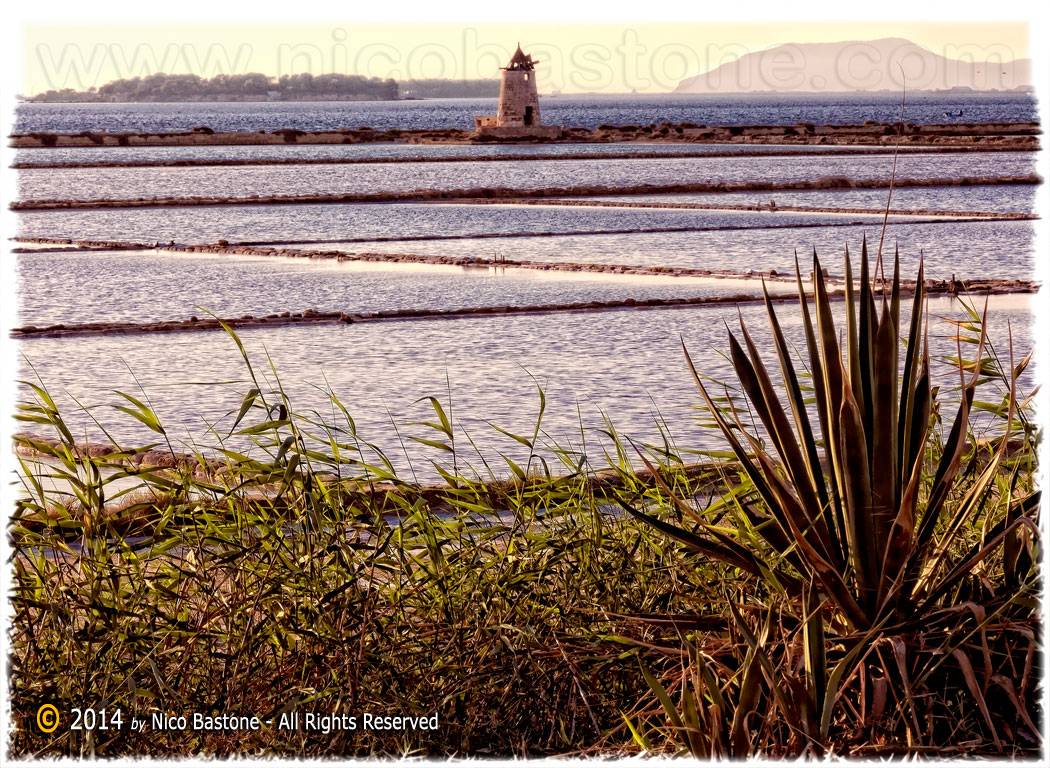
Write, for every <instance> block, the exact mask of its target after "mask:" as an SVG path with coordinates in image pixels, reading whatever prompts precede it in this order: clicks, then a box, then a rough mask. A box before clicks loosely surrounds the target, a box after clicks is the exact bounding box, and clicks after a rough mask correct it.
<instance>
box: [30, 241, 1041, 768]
mask: <svg viewBox="0 0 1050 768" xmlns="http://www.w3.org/2000/svg"><path fill="white" fill-rule="evenodd" d="M863 264H864V268H863V270H864V271H863V272H862V274H861V275H860V281H859V283H858V285H859V286H860V288H859V289H858V290H857V291H856V292H854V291H853V290H850V291H849V292H848V295H847V297H846V301H845V305H846V315H847V317H848V318H849V320H848V322H847V323H846V324H845V325H844V327H843V328H842V329H841V331H842V335H841V336H840V333H839V329H836V328H835V326H834V322H833V320H832V318H831V309H830V304H829V299H828V296H827V290H826V289H827V286H826V285H825V284H824V283H823V282H822V281H821V280H820V279H818V280H817V282H816V283H815V284H814V286H813V289H814V299H813V301H812V305H813V307H815V314H812V315H811V313H812V311H813V310H811V309H809V308H808V307H809V306H810V304H811V303H810V302H808V301H807V302H806V306H807V311H806V313H805V315H804V317H805V320H806V323H805V325H806V329H807V342H806V347H805V348H804V349H803V350H800V351H799V353H798V354H796V353H795V352H794V351H793V350H792V351H789V350H788V348H787V346H786V345H785V344H783V343H781V341H780V335H779V333H778V332H777V329H778V327H779V326H778V324H777V322H778V321H777V319H776V312H781V313H783V312H785V309H784V308H783V307H781V308H779V309H776V310H775V311H774V304H772V303H771V304H770V305H769V306H770V319H771V323H773V329H774V341H775V342H776V345H775V349H773V350H768V351H763V352H762V353H759V351H758V350H757V349H754V348H753V345H752V344H751V343H750V338H749V336H748V335H747V332H746V330H744V329H742V330H741V331H740V332H738V334H737V335H738V337H739V341H731V342H730V345H729V346H728V347H727V354H729V355H730V356H731V358H732V360H733V363H734V368H735V370H736V371H737V375H738V377H739V381H735V382H724V383H721V384H716V383H714V382H711V381H709V380H707V379H705V378H703V376H702V372H700V373H698V377H697V383H698V385H699V390H700V392H701V396H702V398H703V399H704V400H705V401H706V403H707V406H708V411H707V415H706V416H705V418H706V419H709V421H710V428H711V429H721V430H723V432H724V434H725V438H726V446H727V450H726V451H724V452H714V453H711V454H708V455H706V456H705V457H702V462H701V466H700V468H699V469H698V468H697V466H696V458H697V457H696V455H695V454H692V453H686V452H685V451H684V450H679V449H678V448H677V447H675V445H674V443H673V442H671V441H670V440H667V441H666V442H664V443H662V444H656V445H635V444H634V443H632V442H631V441H630V440H629V439H628V438H625V437H621V436H619V435H617V434H616V433H615V431H614V430H612V428H611V427H610V431H609V435H608V437H609V438H610V439H611V440H610V442H611V444H612V445H613V446H615V448H614V449H613V450H612V451H611V452H609V453H597V454H595V453H593V451H594V449H593V448H592V449H591V450H592V453H591V454H590V455H588V454H587V444H586V443H584V444H583V446H582V447H580V448H577V449H576V450H569V449H564V450H558V449H555V450H553V451H552V450H550V449H546V450H543V451H541V450H540V445H541V442H542V436H543V422H542V407H541V412H540V416H539V418H538V419H537V422H536V426H535V430H534V431H533V432H532V433H531V434H521V435H509V437H511V438H513V440H515V441H516V442H517V444H519V445H520V446H521V448H522V451H521V455H518V456H515V457H510V456H506V457H493V458H492V460H493V462H494V463H493V465H492V466H490V467H485V468H483V469H482V471H481V472H478V473H475V472H473V471H471V470H470V469H468V468H466V467H464V466H463V463H462V462H463V459H462V456H463V454H464V453H465V450H464V449H465V448H466V447H467V446H465V445H464V444H463V442H464V440H465V439H467V438H465V436H464V435H463V434H462V433H460V432H458V431H457V430H456V429H455V427H454V424H453V422H452V420H451V419H450V417H449V416H448V414H447V410H446V407H445V406H443V404H442V402H441V401H440V400H438V399H436V398H435V399H432V400H431V402H430V404H431V406H432V410H433V418H432V419H431V420H430V421H428V422H426V423H424V424H422V425H420V427H419V434H418V435H416V436H414V437H408V436H405V437H404V439H405V440H415V441H416V442H418V443H422V444H423V445H425V446H427V447H428V448H429V449H431V450H433V451H434V452H435V455H436V456H440V457H441V458H440V460H435V463H434V469H435V470H436V471H437V472H438V473H439V474H440V475H441V476H442V478H443V479H444V481H445V483H444V485H443V486H442V487H441V488H440V489H437V490H434V489H430V490H428V491H427V492H423V491H422V489H421V487H420V486H419V484H418V483H416V482H414V481H413V480H412V479H411V478H404V477H399V476H398V475H397V473H396V472H395V471H394V468H393V465H392V463H391V462H389V461H388V460H386V459H385V458H384V457H383V455H382V454H381V453H380V452H378V451H377V450H376V449H375V447H374V446H371V445H369V444H367V443H366V442H365V441H364V439H363V438H362V437H361V436H359V435H358V434H357V430H356V428H355V424H354V421H353V418H352V415H351V413H350V412H349V411H348V410H347V408H346V407H344V405H343V404H342V403H341V402H340V401H339V400H338V398H336V397H335V396H334V395H333V396H332V398H331V411H330V413H328V414H326V415H322V414H320V413H317V412H309V413H301V412H297V411H296V408H295V404H294V403H292V402H290V401H289V399H288V397H287V395H286V394H285V393H284V392H283V391H282V390H281V389H279V388H277V389H272V388H267V387H264V386H261V385H258V382H259V381H260V379H261V377H257V376H256V375H255V371H254V369H253V368H252V366H253V361H251V360H249V359H248V358H247V356H245V365H246V366H248V368H249V370H250V371H251V372H252V379H253V380H254V381H256V382H257V386H256V387H254V388H253V389H252V390H251V391H249V392H248V393H247V394H246V396H245V398H244V401H243V405H242V407H241V408H240V409H239V412H238V413H235V414H230V417H229V422H228V424H225V425H223V427H222V429H223V432H222V433H221V434H219V433H217V434H216V435H215V438H216V442H217V443H222V442H223V438H224V437H225V436H232V435H234V434H236V435H237V436H238V437H240V438H250V439H251V440H252V441H253V442H254V444H255V448H254V450H253V451H252V454H251V455H250V456H249V455H247V454H245V453H243V452H238V451H236V450H233V449H232V448H224V449H222V450H219V451H218V452H217V454H216V455H217V456H219V457H220V458H221V459H222V461H223V463H224V465H225V466H224V467H222V468H221V471H220V469H217V468H216V467H215V463H214V460H215V456H212V457H210V458H209V459H205V457H201V458H200V461H199V462H198V463H199V466H198V467H193V466H192V465H189V464H187V463H186V462H185V461H172V462H169V465H170V466H169V468H166V469H150V467H149V466H147V465H143V464H141V463H131V464H129V463H128V462H127V461H126V459H127V458H128V457H129V456H137V455H142V454H143V453H144V452H145V451H146V450H147V448H148V449H149V450H153V451H162V452H163V451H167V452H169V453H171V454H172V456H174V455H175V453H176V450H175V448H174V447H173V446H172V445H171V443H170V442H169V436H168V435H167V433H166V431H165V428H164V425H163V424H162V423H161V422H160V421H159V420H158V418H157V416H156V415H155V414H154V412H153V411H152V409H151V408H150V407H149V404H148V400H146V399H145V398H144V397H142V396H141V395H136V396H130V395H123V396H122V403H123V405H122V410H123V413H124V415H126V416H127V417H128V418H133V419H136V420H137V421H138V422H140V423H141V424H142V425H144V426H145V427H147V428H149V429H150V430H151V431H152V432H153V433H154V434H155V435H156V440H155V443H154V444H153V445H152V446H148V447H147V446H134V447H129V446H124V447H115V448H114V450H113V451H111V452H108V453H107V452H99V451H79V450H78V449H77V444H76V441H75V440H74V438H73V434H72V433H71V431H70V429H69V428H68V427H67V426H66V423H65V421H64V419H63V416H62V414H61V413H59V411H58V408H57V407H56V406H55V403H54V401H53V400H52V399H51V398H50V396H49V395H48V394H47V392H46V391H44V390H43V389H42V388H37V389H35V390H34V392H35V398H34V400H35V402H32V403H26V404H24V405H23V406H22V409H21V413H20V416H21V418H22V419H23V420H25V421H26V422H29V426H30V427H31V428H32V429H33V430H35V431H36V432H38V433H47V437H49V438H51V439H50V440H46V441H45V440H33V439H32V438H29V437H25V436H23V437H21V438H19V440H20V441H22V442H23V443H24V444H25V445H26V446H27V447H30V448H32V449H34V450H35V451H36V453H37V454H38V455H40V456H42V457H44V458H45V459H46V462H47V465H48V466H50V467H52V468H53V470H52V474H53V475H54V476H55V478H57V480H58V481H59V482H60V485H61V487H62V488H63V489H64V490H68V492H69V494H68V495H61V494H60V493H57V492H55V491H54V490H49V486H48V485H47V484H46V483H44V482H41V483H39V484H35V483H34V481H33V479H32V477H28V478H27V493H26V498H25V500H24V501H23V502H21V503H20V504H19V508H18V510H17V511H16V514H15V516H14V520H13V521H12V526H11V529H10V535H11V536H12V538H13V541H14V544H15V551H16V556H15V560H14V563H13V566H12V568H13V570H14V577H15V578H14V592H13V600H12V604H13V611H14V617H13V619H14V621H13V633H12V645H13V649H14V653H13V655H12V659H11V664H12V666H11V677H10V680H11V696H12V711H13V715H14V718H15V721H16V723H17V725H18V729H17V730H16V731H15V732H14V734H13V737H12V742H11V748H12V752H13V753H14V754H17V755H28V754H48V755H59V754H71V755H91V754H94V755H99V756H103V755H105V756H111V755H146V754H148V755H184V754H194V753H196V752H199V751H204V752H207V753H211V754H217V755H231V754H255V753H259V752H263V753H268V754H287V755H365V754H383V755H395V756H396V755H404V754H423V755H453V754H455V755H465V754H470V755H479V756H486V755H489V756H507V755H534V756H535V755H544V754H614V755H620V754H628V753H631V754H633V753H637V752H639V751H641V750H650V751H654V752H666V753H674V754H693V755H697V756H741V755H753V754H766V755H774V756H789V755H810V756H816V755H821V754H827V753H829V752H830V753H836V754H840V755H872V754H886V753H895V754H899V753H911V754H930V753H932V754H939V755H948V756H951V755H960V754H965V755H991V754H998V755H1013V756H1020V755H1026V756H1032V755H1035V754H1037V753H1038V751H1039V750H1040V748H1041V743H1040V736H1039V729H1038V727H1037V726H1036V723H1038V721H1039V719H1040V713H1039V711H1038V706H1037V701H1038V691H1037V689H1038V685H1039V681H1040V679H1041V677H1042V669H1041V653H1040V648H1041V645H1040V636H1041V621H1040V616H1039V613H1038V594H1039V573H1038V571H1037V568H1036V565H1035V564H1036V563H1037V562H1038V559H1039V542H1038V523H1037V521H1038V498H1039V497H1038V494H1037V492H1036V491H1035V488H1034V482H1035V464H1034V460H1035V448H1034V445H1035V433H1034V427H1033V425H1032V424H1031V422H1030V421H1029V414H1028V411H1027V400H1026V397H1025V395H1024V393H1021V392H1019V391H1018V389H1017V378H1018V377H1019V376H1020V374H1021V372H1022V371H1023V369H1024V367H1025V366H1026V365H1027V358H1025V357H1023V356H1022V355H1020V354H1015V353H1014V350H1013V344H1012V341H1011V340H1010V339H994V340H993V339H988V338H987V337H986V336H985V334H984V332H983V330H982V329H983V323H982V319H981V316H980V314H979V312H977V311H976V310H975V311H974V312H973V313H972V314H971V315H970V317H969V319H967V320H966V321H963V322H961V323H960V324H959V325H958V327H957V330H958V336H959V353H958V355H957V360H956V361H955V362H956V364H957V368H958V376H957V378H954V379H952V378H951V377H949V379H948V380H946V381H938V382H933V381H931V379H930V375H931V374H930V370H931V368H930V362H929V360H928V357H927V354H926V353H925V324H924V321H923V306H924V299H925V295H924V292H923V290H922V288H921V286H923V285H924V282H923V280H922V275H921V273H920V275H918V280H917V285H918V286H919V288H918V290H917V291H916V294H915V296H914V298H913V300H912V301H913V310H912V315H911V317H912V321H911V324H910V327H909V328H907V329H905V328H903V324H902V323H901V319H900V318H901V315H900V295H901V294H900V284H899V281H897V280H896V279H895V277H896V276H894V279H891V280H889V281H886V282H884V283H882V284H881V285H883V286H884V287H883V288H882V289H880V290H879V292H878V293H876V292H874V291H873V290H872V289H871V285H872V280H871V276H869V274H868V266H867V259H866V258H865V259H864V260H863ZM846 268H847V275H848V262H847V267H846ZM886 271H887V273H888V272H889V269H887V270H886ZM813 272H814V274H816V275H818V276H819V275H821V274H822V269H821V268H820V265H819V264H814V270H813ZM878 272H879V269H878V267H876V268H875V269H874V273H878ZM799 282H800V283H801V280H800V281H799ZM849 285H851V286H852V285H853V282H852V281H850V282H849ZM800 290H801V285H800ZM790 311H791V312H794V311H797V310H795V309H794V308H791V309H790ZM231 333H232V331H231ZM233 338H234V339H235V340H236V336H233ZM840 338H841V339H842V340H843V341H842V347H841V348H840V347H839V346H838V344H839V339H840ZM687 341H688V340H687ZM238 343H239V341H238ZM242 351H243V347H242ZM763 358H765V359H766V360H767V362H768V363H769V364H776V363H779V366H778V371H780V373H778V374H777V375H776V376H771V375H770V374H768V373H767V372H766V369H765V364H764V363H763V362H762V360H763ZM802 360H804V361H805V364H804V365H803V364H802ZM785 361H794V362H790V363H786V362H785ZM668 364H669V365H675V364H678V363H677V362H676V361H668ZM682 372H683V375H689V368H688V367H687V366H686V365H682ZM978 393H979V394H978ZM541 403H542V393H541ZM951 403H954V404H951ZM831 414H833V415H834V417H833V418H830V419H829V418H827V417H828V416H829V415H831ZM811 421H812V423H811ZM978 422H980V424H981V426H980V428H978V427H977V426H975V425H976V424H977V423H978ZM898 425H903V428H898ZM112 442H113V443H114V445H115V446H116V444H117V441H112ZM522 456H524V458H522ZM497 459H498V461H499V464H498V466H496V465H495V461H496V460H497ZM25 466H26V468H27V469H28V467H29V465H28V464H26V465H25ZM599 470H600V471H601V474H600V475H599V474H597V473H598V471H599ZM29 474H31V473H29ZM496 475H499V476H505V477H508V478H509V479H507V480H503V481H499V482H494V481H492V480H491V479H490V477H491V476H496ZM129 519H142V520H148V521H150V523H149V525H144V526H141V527H139V528H138V529H135V530H133V531H132V530H130V529H129V527H128V526H127V524H126V523H127V521H128V520H129ZM132 533H134V535H131V534H132ZM45 702H52V703H54V704H56V706H57V707H58V709H59V711H60V719H61V722H62V724H63V725H61V726H60V727H59V728H58V729H57V730H55V731H54V732H53V733H51V734H45V733H42V732H41V731H40V730H39V729H38V728H37V727H36V725H35V720H34V718H35V714H36V712H37V710H38V707H40V706H41V704H43V703H45ZM77 706H79V707H92V708H96V709H98V708H106V709H107V711H109V712H111V713H112V712H113V711H114V709H115V708H117V707H119V708H121V709H122V711H123V713H124V718H125V719H126V720H127V719H129V718H130V716H131V715H137V716H139V717H143V716H148V715H149V714H151V713H154V712H158V713H169V714H172V715H186V716H189V715H190V713H192V712H200V713H203V714H207V715H215V716H219V715H224V714H230V715H258V716H259V717H260V718H263V719H264V720H265V719H274V722H275V725H273V726H269V725H265V724H264V725H263V726H262V727H260V728H259V729H258V730H236V731H229V730H228V731H216V732H206V733H205V732H199V731H195V732H194V731H188V730H183V729H176V730H162V731H157V730H153V729H152V728H147V729H146V730H143V731H134V730H131V729H130V728H128V727H126V726H125V727H124V728H121V729H114V728H111V729H110V730H108V731H104V732H103V731H101V730H95V731H73V730H69V729H68V727H67V726H66V725H65V724H68V723H69V722H70V719H69V717H70V710H71V708H72V707H77ZM293 711H298V712H300V713H305V712H308V711H312V712H317V713H324V714H333V713H342V714H346V715H350V716H356V717H357V718H358V720H357V723H356V724H357V725H358V727H357V728H356V729H354V730H347V729H336V730H330V731H328V732H325V731H324V730H323V729H320V730H306V729H304V728H300V729H298V730H294V729H289V730H282V729H280V728H278V727H276V723H278V722H279V720H280V716H281V714H282V713H287V712H293ZM365 714H371V715H384V714H386V715H402V716H404V715H408V716H430V715H433V714H436V715H437V718H438V725H437V728H436V729H435V730H409V731H405V730H392V731H388V730H374V729H366V728H364V727H362V726H363V725H364V721H363V716H364V715H365ZM304 724H305V723H304V722H302V721H301V722H300V725H304Z"/></svg>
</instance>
